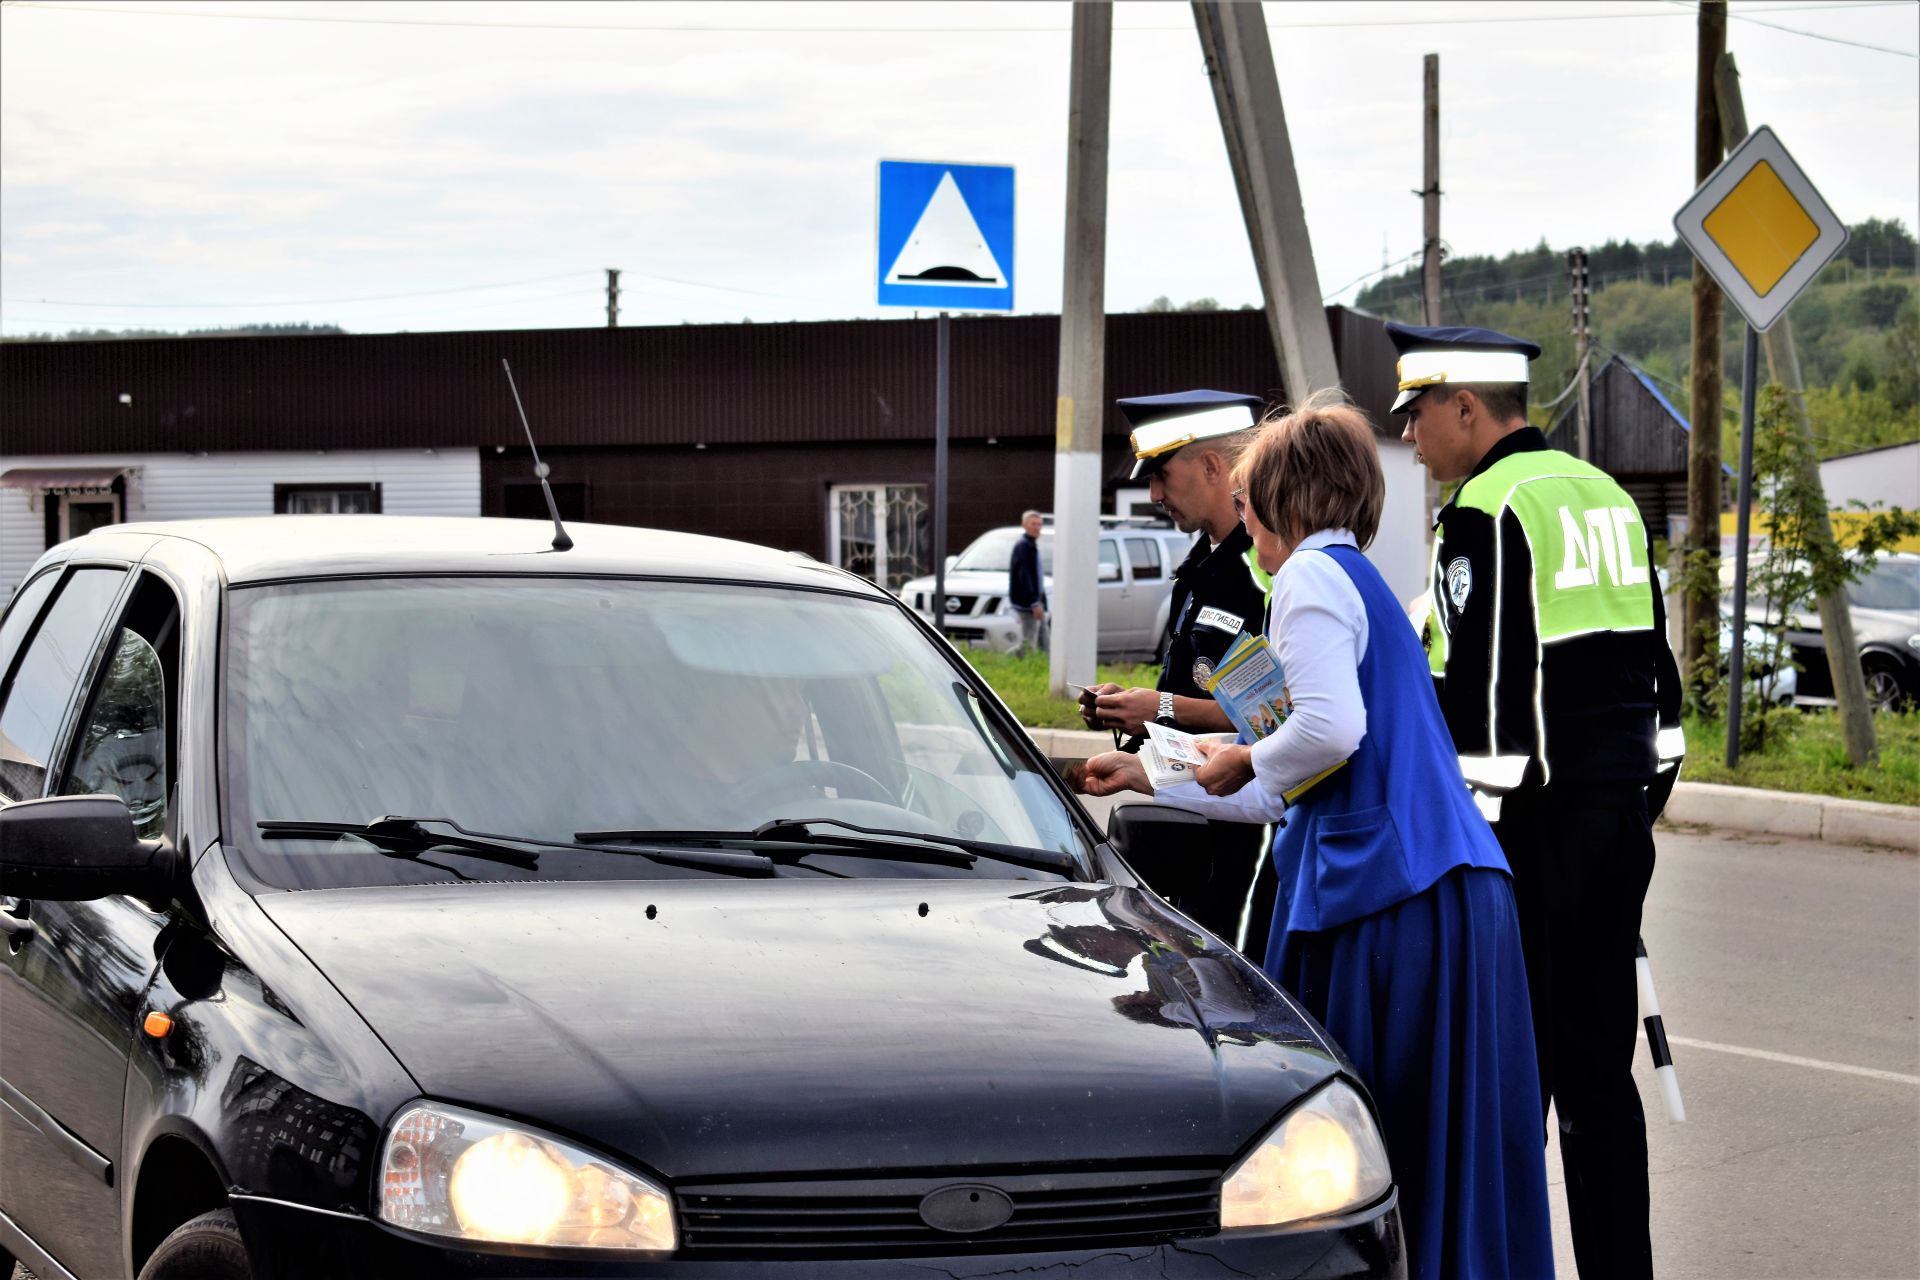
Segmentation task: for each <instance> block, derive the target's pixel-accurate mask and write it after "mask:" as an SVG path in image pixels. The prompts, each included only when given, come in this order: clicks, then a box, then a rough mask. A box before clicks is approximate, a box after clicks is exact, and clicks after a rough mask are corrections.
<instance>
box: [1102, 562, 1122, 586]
mask: <svg viewBox="0 0 1920 1280" xmlns="http://www.w3.org/2000/svg"><path fill="white" fill-rule="evenodd" d="M1100 581H1102V582H1118V581H1120V566H1119V565H1117V564H1103V565H1101V566H1100Z"/></svg>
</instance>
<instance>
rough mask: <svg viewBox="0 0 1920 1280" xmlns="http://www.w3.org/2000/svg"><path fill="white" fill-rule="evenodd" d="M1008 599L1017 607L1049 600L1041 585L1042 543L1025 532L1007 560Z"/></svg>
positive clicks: (1016, 542) (1024, 607) (1022, 607)
mask: <svg viewBox="0 0 1920 1280" xmlns="http://www.w3.org/2000/svg"><path fill="white" fill-rule="evenodd" d="M1007 601H1008V603H1010V604H1012V605H1013V607H1014V608H1016V609H1031V608H1033V606H1034V605H1036V604H1045V603H1046V602H1047V593H1046V592H1045V591H1043V590H1041V587H1040V545H1039V543H1037V542H1036V541H1035V540H1034V539H1032V538H1029V537H1028V536H1027V535H1026V534H1024V533H1023V534H1021V535H1020V537H1019V538H1018V540H1016V541H1015V542H1014V544H1013V555H1012V556H1011V557H1010V558H1009V560H1008V562H1007Z"/></svg>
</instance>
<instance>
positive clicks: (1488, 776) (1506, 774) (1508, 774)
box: [1460, 756, 1528, 791]
mask: <svg viewBox="0 0 1920 1280" xmlns="http://www.w3.org/2000/svg"><path fill="white" fill-rule="evenodd" d="M1527 760H1528V757H1526V756H1461V757H1460V772H1461V773H1463V774H1465V775H1466V778H1467V781H1468V782H1471V783H1472V784H1473V785H1474V786H1476V787H1492V788H1494V789H1495V790H1496V791H1511V790H1513V789H1514V788H1515V787H1517V786H1519V785H1520V779H1521V778H1523V777H1525V776H1526V773H1527Z"/></svg>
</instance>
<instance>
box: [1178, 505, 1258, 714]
mask: <svg viewBox="0 0 1920 1280" xmlns="http://www.w3.org/2000/svg"><path fill="white" fill-rule="evenodd" d="M1252 549H1253V539H1252V537H1250V536H1249V535H1248V533H1247V531H1246V528H1245V527H1244V526H1242V525H1235V526H1234V528H1233V532H1232V533H1230V534H1228V535H1227V537H1226V538H1225V539H1224V540H1223V541H1222V542H1221V543H1220V545H1219V546H1217V547H1212V548H1209V547H1208V545H1207V539H1206V535H1205V534H1202V535H1201V536H1200V537H1199V538H1196V539H1195V540H1194V544H1193V550H1192V551H1190V552H1188V553H1187V558H1186V559H1185V560H1183V561H1182V562H1181V564H1180V567H1179V568H1177V569H1175V570H1174V571H1173V600H1172V602H1171V603H1170V604H1169V606H1168V612H1167V618H1168V626H1169V628H1170V629H1171V631H1172V633H1173V639H1172V643H1170V644H1169V645H1168V646H1167V660H1166V664H1165V665H1164V666H1162V667H1161V669H1160V682H1159V684H1158V685H1156V686H1155V687H1156V688H1158V689H1160V690H1161V691H1162V692H1164V693H1171V694H1173V695H1175V696H1176V697H1181V698H1211V697H1212V696H1213V694H1212V693H1210V692H1209V691H1208V690H1207V687H1206V683H1205V681H1206V679H1207V677H1209V676H1211V675H1212V674H1213V669H1214V667H1215V666H1216V665H1218V663H1219V661H1220V659H1221V657H1222V656H1224V655H1225V654H1226V652H1227V646H1228V645H1230V644H1232V643H1233V639H1234V637H1235V636H1237V635H1239V634H1240V633H1241V632H1242V631H1248V632H1251V633H1252V634H1254V635H1259V634H1260V633H1261V632H1263V631H1265V630H1266V626H1267V588H1266V584H1265V583H1262V582H1260V581H1258V580H1257V579H1255V577H1254V575H1253V569H1252V567H1251V566H1250V565H1249V564H1248V562H1247V554H1248V552H1250V551H1251V550H1252Z"/></svg>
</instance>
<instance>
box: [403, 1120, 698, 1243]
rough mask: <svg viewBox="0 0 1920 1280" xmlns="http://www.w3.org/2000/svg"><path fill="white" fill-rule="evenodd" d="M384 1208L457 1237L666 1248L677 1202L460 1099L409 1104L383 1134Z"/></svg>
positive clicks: (412, 1224) (673, 1238) (409, 1225)
mask: <svg viewBox="0 0 1920 1280" xmlns="http://www.w3.org/2000/svg"><path fill="white" fill-rule="evenodd" d="M380 1217H381V1218H382V1219H383V1220H385V1221H387V1222H391V1223H392V1224H393V1225H394V1226H396V1227H405V1228H406V1229H408V1230H409V1231H420V1232H425V1233H426V1234H428V1235H435V1236H450V1237H452V1238H454V1239H456V1240H484V1241H488V1242H491V1243H496V1244H534V1245H555V1246H561V1247H565V1248H573V1249H581V1248H585V1249H625V1250H633V1251H638V1252H646V1253H667V1252H671V1251H672V1250H673V1248H674V1247H675V1245H677V1244H678V1242H679V1241H678V1237H677V1235H676V1232H675V1230H674V1225H673V1205H672V1202H671V1201H670V1200H669V1199H668V1197H667V1193H666V1191H665V1190H663V1189H662V1188H660V1187H657V1186H655V1185H654V1184H653V1183H652V1182H650V1181H649V1180H647V1179H646V1178H642V1177H640V1176H639V1175H637V1174H632V1173H628V1172H627V1171H626V1170H624V1169H621V1168H618V1167H616V1166H614V1165H612V1164H610V1163H608V1162H607V1161H605V1160H603V1159H601V1158H600V1157H599V1156H596V1155H591V1154H589V1153H588V1152H585V1151H582V1150H580V1149H579V1148H578V1147H575V1146H572V1145H570V1144H568V1143H565V1142H562V1141H560V1140H559V1139H558V1138H553V1137H549V1136H547V1135H546V1134H543V1133H539V1132H536V1131H533V1130H529V1129H523V1128H520V1127H518V1126H516V1125H511V1124H508V1123H507V1122H505V1121H503V1120H495V1119H493V1118H491V1117H489V1116H483V1115H479V1114H477V1113H475V1112H472V1111H463V1110H461V1109H460V1108H458V1107H447V1106H441V1105H439V1104H429V1103H419V1104H416V1105H414V1106H411V1107H408V1108H407V1109H406V1110H405V1111H404V1112H402V1113H401V1115H400V1118H399V1119H398V1120H396V1121H394V1125H393V1129H392V1130H391V1132H389V1133H388V1134H387V1148H386V1152H385V1154H384V1155H383V1156H382V1159H381V1169H380Z"/></svg>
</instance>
